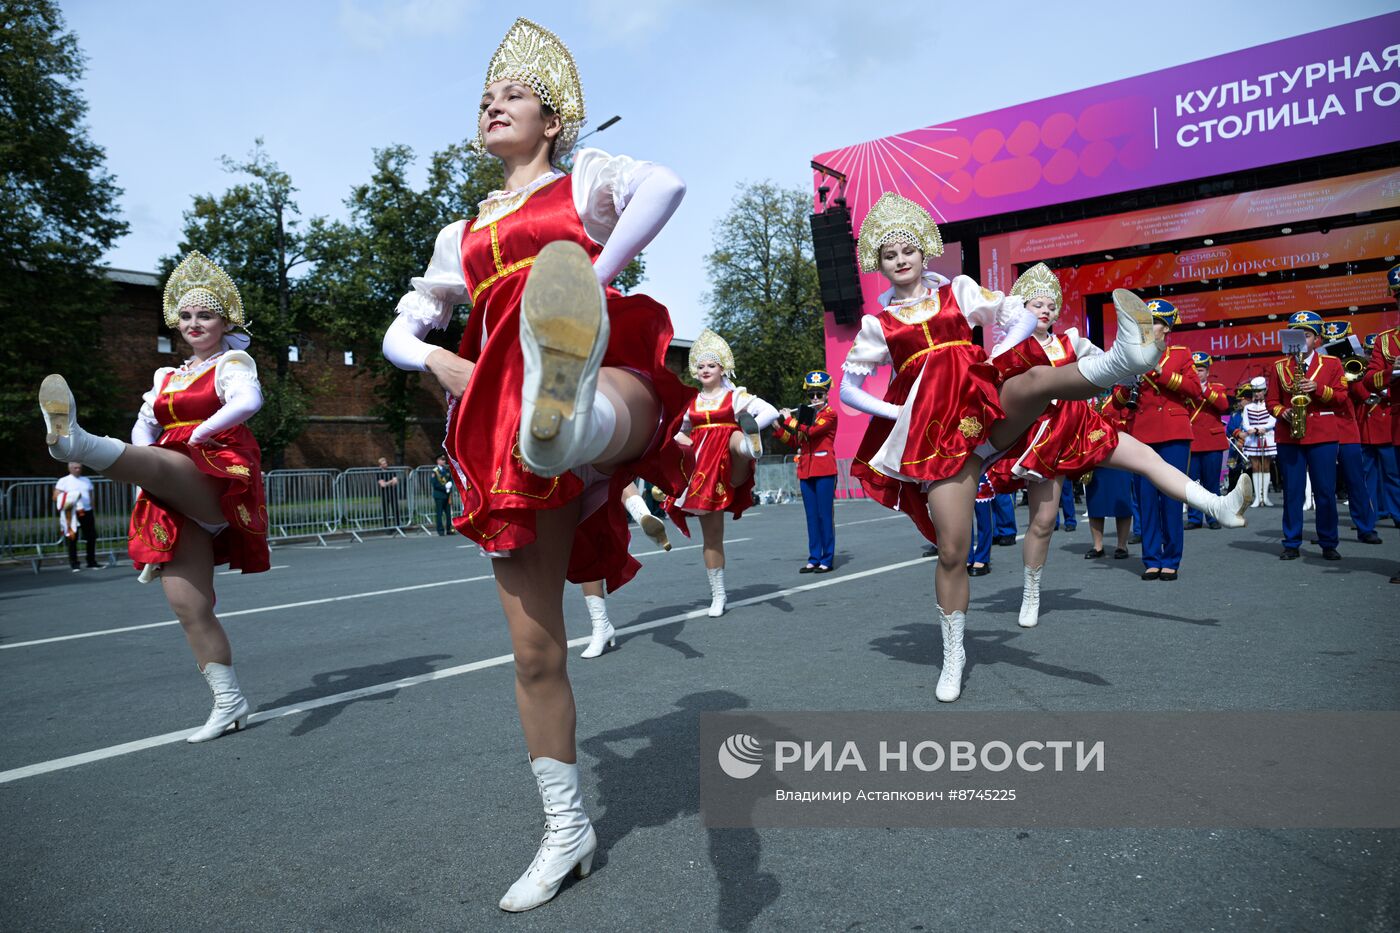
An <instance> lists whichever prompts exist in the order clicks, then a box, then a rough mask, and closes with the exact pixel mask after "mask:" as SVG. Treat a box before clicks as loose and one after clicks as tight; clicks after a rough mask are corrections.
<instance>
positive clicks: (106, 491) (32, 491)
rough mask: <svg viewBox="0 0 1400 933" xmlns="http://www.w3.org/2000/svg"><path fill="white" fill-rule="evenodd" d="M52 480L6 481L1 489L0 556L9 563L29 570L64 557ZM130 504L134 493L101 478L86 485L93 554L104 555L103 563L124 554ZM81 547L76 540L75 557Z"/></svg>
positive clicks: (65, 551)
mask: <svg viewBox="0 0 1400 933" xmlns="http://www.w3.org/2000/svg"><path fill="white" fill-rule="evenodd" d="M57 481H58V480H57V477H55V478H53V479H32V478H31V479H21V478H14V477H6V478H5V480H4V483H3V486H2V487H0V488H3V489H4V499H3V513H2V514H3V518H0V521H3V534H0V555H3V556H4V557H7V558H10V559H19V560H28V561H29V562H30V564H31V566H32V567H33V569H35V570H38V567H39V563H40V562H41V561H42V560H44V559H45V558H50V557H62V558H65V559H66V557H67V554H68V547H67V542H66V541H65V540H64V538H63V532H62V530H61V528H60V527H59V522H58V511H57V509H56V508H55V507H54V501H53V487H54V483H56V482H57ZM135 501H136V490H135V487H133V486H131V485H129V484H127V483H117V482H113V481H112V480H110V479H106V478H105V477H97V478H94V479H93V480H92V511H93V518H94V520H95V522H96V524H97V548H98V550H100V551H102V552H103V553H104V554H105V555H106V559H107V562H108V563H112V562H114V561H115V560H116V559H117V557H118V555H121V554H124V553H125V552H126V536H127V519H128V518H129V517H130V515H131V507H132V504H133V503H135ZM86 547H87V542H85V541H84V540H83V538H82V534H81V532H80V533H79V535H78V550H79V554H80V556H82V554H83V553H85V549H86Z"/></svg>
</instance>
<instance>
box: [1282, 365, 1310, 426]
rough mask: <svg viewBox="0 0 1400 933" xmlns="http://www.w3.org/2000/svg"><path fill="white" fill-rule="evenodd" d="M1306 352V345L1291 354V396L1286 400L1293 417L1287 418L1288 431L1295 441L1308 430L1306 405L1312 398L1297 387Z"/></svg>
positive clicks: (1300, 379) (1300, 378)
mask: <svg viewBox="0 0 1400 933" xmlns="http://www.w3.org/2000/svg"><path fill="white" fill-rule="evenodd" d="M1307 354H1308V351H1307V348H1306V347H1304V348H1303V349H1301V350H1299V351H1297V352H1295V353H1294V354H1293V389H1292V391H1293V396H1292V397H1291V398H1290V399H1289V400H1288V404H1289V407H1290V408H1292V410H1293V417H1292V418H1291V419H1290V420H1289V427H1288V433H1289V436H1290V437H1292V438H1293V439H1294V440H1295V441H1301V440H1302V439H1303V435H1304V434H1306V433H1307V430H1308V405H1309V404H1310V403H1311V401H1312V400H1311V399H1309V398H1308V397H1307V395H1305V394H1304V393H1302V392H1299V391H1298V388H1297V387H1298V383H1299V382H1302V381H1303V375H1304V369H1303V367H1304V361H1305V360H1306V359H1307Z"/></svg>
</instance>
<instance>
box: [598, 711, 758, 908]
mask: <svg viewBox="0 0 1400 933" xmlns="http://www.w3.org/2000/svg"><path fill="white" fill-rule="evenodd" d="M748 705H749V701H748V700H747V699H746V698H745V697H742V696H739V695H738V694H737V693H732V692H730V691H728V690H708V691H705V692H703V693H692V694H690V695H688V696H684V697H681V698H680V699H679V700H677V701H676V706H677V707H679V708H678V709H677V710H676V711H675V712H671V713H666V714H665V715H662V716H656V717H654V718H652V719H644V720H642V721H640V722H637V723H633V724H631V725H628V726H623V727H621V728H618V729H610V730H608V731H606V732H600V733H598V734H597V735H593V736H590V737H588V738H586V739H584V740H583V741H581V742H580V743H579V748H580V749H581V750H582V751H583V752H584V753H585V754H587V755H589V756H591V757H593V758H594V759H596V760H597V762H598V764H597V765H596V766H595V767H594V769H593V774H594V778H595V781H596V786H597V791H596V793H597V801H598V805H599V807H601V809H602V811H603V815H602V817H601V818H599V817H597V816H596V815H595V817H594V821H593V829H594V831H595V832H597V834H598V855H597V858H596V865H597V866H606V865H607V862H608V855H607V853H608V850H609V849H611V848H612V847H613V846H614V845H616V844H617V843H618V842H620V841H621V840H622V839H625V838H626V837H627V836H628V835H629V834H631V833H632V832H634V831H636V830H639V829H645V828H648V827H661V826H666V825H669V824H672V823H675V822H676V821H677V820H679V819H681V818H682V817H689V816H693V815H695V814H697V813H698V812H699V807H700V786H699V773H700V762H699V761H698V760H697V757H696V756H697V754H698V750H699V744H700V714H701V713H719V712H731V711H734V710H742V709H747V708H748ZM638 740H640V741H641V742H642V743H644V744H643V745H642V747H641V748H640V749H639V750H637V751H635V752H632V753H631V754H623V753H621V752H619V751H617V750H616V749H615V748H614V746H615V745H616V746H621V747H623V748H631V747H634V746H635V745H636V744H637V743H638ZM596 810H597V808H595V814H596ZM706 834H707V835H708V837H709V860H710V868H711V870H712V871H714V874H715V879H716V880H717V881H718V882H719V904H718V905H717V918H716V920H717V925H718V926H719V927H720V928H721V929H724V930H747V929H748V928H749V927H750V926H751V925H752V924H753V922H754V921H755V920H756V919H757V918H758V916H759V915H760V914H762V913H763V911H764V910H765V909H767V907H768V905H770V904H772V903H773V902H774V901H776V900H777V899H778V896H779V894H781V893H782V885H781V884H780V883H779V881H778V879H777V877H776V876H775V875H773V874H772V873H771V872H767V871H762V870H761V869H760V868H759V862H760V859H761V856H762V854H763V841H762V839H761V838H760V837H759V835H758V832H757V831H756V830H753V829H710V830H706Z"/></svg>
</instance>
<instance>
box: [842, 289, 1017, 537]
mask: <svg viewBox="0 0 1400 933" xmlns="http://www.w3.org/2000/svg"><path fill="white" fill-rule="evenodd" d="M1001 299H1002V296H1001V295H1000V294H999V293H996V292H988V291H985V290H984V289H981V288H980V287H979V286H977V285H976V283H975V282H972V280H971V279H968V278H966V277H964V276H959V277H958V278H957V279H954V280H953V282H951V283H944V284H942V285H940V287H938V288H937V289H936V290H932V291H930V292H929V294H927V295H925V296H923V297H921V298H917V299H913V300H910V301H907V302H895V303H892V304H891V305H889V306H888V307H886V308H885V309H884V310H883V311H881V312H880V313H879V314H874V315H867V316H866V317H865V319H864V320H863V321H862V322H861V328H860V333H859V334H857V336H856V340H855V343H854V344H852V346H851V349H850V352H849V353H848V354H847V357H846V362H845V363H844V364H843V366H842V369H843V370H844V371H846V372H850V373H862V374H869V373H870V372H871V371H872V370H873V369H874V367H876V366H880V365H890V366H892V367H893V368H894V375H893V377H892V378H891V379H890V383H889V388H888V389H887V390H886V391H885V398H884V400H885V401H886V402H889V403H891V404H893V405H896V406H898V407H899V410H900V412H899V417H898V418H897V419H896V420H893V421H891V420H889V419H887V418H880V417H872V418H871V419H870V425H869V426H868V427H867V428H866V430H865V436H864V437H863V438H862V440H861V442H860V446H859V448H858V449H857V451H856V457H855V462H854V463H853V464H852V466H851V475H852V476H855V477H856V478H858V479H859V480H860V484H861V486H863V487H864V488H865V492H866V495H868V496H869V497H870V498H872V499H874V500H875V501H876V502H879V503H880V504H881V505H884V506H886V507H887V508H891V509H898V510H899V511H901V512H904V513H905V514H907V515H908V516H909V517H910V518H911V519H913V521H914V524H915V525H916V526H918V528H919V531H920V532H922V533H923V535H924V537H926V538H928V540H930V541H936V534H935V532H934V527H933V521H932V519H931V518H930V516H929V511H928V499H927V489H928V485H929V484H931V483H935V482H938V481H939V480H943V479H947V478H949V477H951V476H953V475H954V474H956V473H957V472H958V471H959V470H961V469H962V467H963V464H964V463H965V462H966V460H967V458H968V457H969V456H970V455H972V454H973V452H974V451H975V450H976V449H977V447H978V446H979V445H980V444H982V443H983V442H984V441H985V440H986V439H987V432H989V431H990V430H991V428H992V426H993V425H994V424H995V423H996V422H997V421H1000V420H1001V419H1002V418H1003V417H1005V415H1004V414H1003V412H1002V410H1001V405H1000V403H999V402H998V400H997V375H996V370H994V369H993V368H992V366H991V364H989V363H988V362H987V354H986V352H985V351H984V350H983V349H982V347H980V346H978V345H977V344H975V343H974V342H973V340H972V336H973V335H972V325H973V324H978V325H984V326H985V325H990V324H992V323H993V322H994V314H995V312H996V310H997V309H998V308H999V307H1000V303H1001ZM964 304H971V305H972V306H973V310H972V311H971V312H968V311H965V310H964V307H963V306H964Z"/></svg>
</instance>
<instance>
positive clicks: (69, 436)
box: [39, 373, 126, 470]
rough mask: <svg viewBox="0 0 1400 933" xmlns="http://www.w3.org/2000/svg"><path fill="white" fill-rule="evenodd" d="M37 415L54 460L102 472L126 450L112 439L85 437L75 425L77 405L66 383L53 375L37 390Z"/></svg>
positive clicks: (46, 377) (56, 375)
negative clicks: (41, 417)
mask: <svg viewBox="0 0 1400 933" xmlns="http://www.w3.org/2000/svg"><path fill="white" fill-rule="evenodd" d="M39 411H40V412H41V413H42V414H43V416H44V431H45V438H44V441H45V443H47V444H48V446H49V456H50V457H53V458H54V459H55V460H63V461H66V462H77V463H81V464H82V465H83V466H87V467H92V468H93V469H94V470H105V469H107V468H108V467H109V466H111V465H112V464H114V463H116V462H117V458H118V457H120V456H121V455H122V451H124V450H125V449H126V444H125V442H123V441H119V440H117V439H116V438H115V437H103V436H101V435H97V434H89V433H88V432H87V431H84V430H83V429H82V426H81V425H79V424H78V404H77V402H75V401H73V393H72V392H71V391H70V390H69V388H68V382H67V380H65V379H64V378H63V377H62V376H60V375H58V374H57V373H55V374H53V375H49V376H45V377H44V381H43V383H42V384H41V385H40V386H39Z"/></svg>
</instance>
